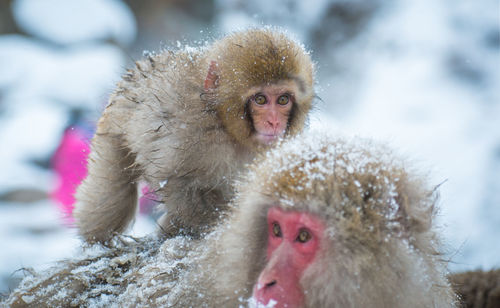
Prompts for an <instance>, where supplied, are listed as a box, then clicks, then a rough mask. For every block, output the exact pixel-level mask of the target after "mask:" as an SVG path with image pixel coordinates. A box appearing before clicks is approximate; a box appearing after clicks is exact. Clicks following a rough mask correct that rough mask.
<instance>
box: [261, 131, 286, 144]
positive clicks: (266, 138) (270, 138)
mask: <svg viewBox="0 0 500 308" xmlns="http://www.w3.org/2000/svg"><path fill="white" fill-rule="evenodd" d="M281 136H283V133H276V134H272V133H271V134H266V133H259V132H256V133H255V139H257V141H259V142H260V143H262V144H270V143H273V142H274V141H276V140H277V139H278V138H279V137H281Z"/></svg>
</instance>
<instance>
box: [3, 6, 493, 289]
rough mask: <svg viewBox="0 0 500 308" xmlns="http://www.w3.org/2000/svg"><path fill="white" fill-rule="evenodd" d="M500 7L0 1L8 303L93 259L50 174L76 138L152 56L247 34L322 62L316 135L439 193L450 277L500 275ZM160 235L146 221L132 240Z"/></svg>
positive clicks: (151, 224)
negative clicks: (293, 41)
mask: <svg viewBox="0 0 500 308" xmlns="http://www.w3.org/2000/svg"><path fill="white" fill-rule="evenodd" d="M499 14H500V9H499V3H498V1H497V0H463V1H456V0H440V1H435V0H418V1H416V0H415V1H405V0H392V1H383V0H314V1H311V0H310V1H300V0H297V1H293V0H276V1H268V0H257V1H245V0H210V1H209V0H206V1H195V0H166V1H153V0H150V1H132V0H128V1H121V0H72V1H67V0H44V1H37V0H13V1H9V0H5V1H1V2H0V145H1V146H0V241H1V248H0V294H1V293H3V294H5V293H7V292H8V291H9V290H10V289H11V288H13V287H14V286H15V285H16V284H17V283H18V281H19V278H20V277H22V271H16V270H19V269H21V268H25V267H34V268H35V269H36V270H40V269H42V268H45V267H48V266H50V265H51V264H53V262H54V261H56V260H59V259H62V258H67V257H71V256H72V255H75V254H76V253H77V252H78V246H79V245H80V242H79V240H78V239H77V237H76V235H75V232H74V230H73V229H72V228H71V227H69V226H70V222H69V221H68V220H67V219H64V212H63V211H62V210H61V206H60V205H58V204H56V202H54V201H51V199H50V195H51V194H53V192H54V190H55V188H56V187H57V185H58V184H57V182H58V178H57V176H56V175H55V174H54V172H52V171H51V168H50V167H51V161H52V160H51V159H52V157H53V155H54V153H55V151H56V148H57V146H58V144H59V143H60V140H61V136H62V135H63V132H64V131H65V129H66V128H68V127H69V126H70V125H74V124H75V123H80V124H81V123H84V125H87V126H88V127H92V126H93V125H94V124H95V121H96V120H97V118H98V116H99V113H100V112H101V110H102V109H103V107H104V106H105V104H106V100H107V97H108V95H109V94H110V92H111V91H112V89H113V87H114V83H115V82H116V81H117V80H118V78H119V76H120V75H121V74H122V73H123V72H124V70H125V68H126V67H127V66H130V65H131V64H132V63H133V60H134V59H138V58H139V57H141V56H142V53H143V51H144V50H158V49H159V48H161V47H165V46H166V47H168V46H175V45H179V44H181V45H184V44H200V43H203V42H204V41H205V40H211V39H212V38H216V37H219V36H221V35H222V34H224V33H226V32H228V31H232V30H235V29H241V28H243V27H246V26H249V25H262V24H266V25H278V26H281V27H284V28H286V29H287V30H288V31H289V32H290V33H292V34H293V35H295V36H296V37H297V38H298V39H299V40H301V41H302V42H304V44H305V45H306V47H307V48H308V49H310V50H312V57H313V58H314V60H315V61H316V62H317V64H318V65H317V70H318V74H317V77H318V94H319V96H320V97H321V99H322V101H319V102H318V108H317V110H316V112H315V114H314V115H313V117H312V119H311V128H313V129H332V130H341V131H344V132H346V133H348V134H357V135H361V136H365V137H373V138H376V139H378V140H382V141H385V142H388V143H389V144H390V145H391V146H393V147H395V148H397V149H398V150H399V152H400V153H402V154H403V155H405V156H407V157H410V158H412V160H413V161H414V162H415V163H416V164H417V165H418V166H419V168H421V169H422V170H423V171H424V172H426V171H429V174H430V179H431V181H432V182H433V183H434V184H436V185H437V184H440V183H443V182H444V183H443V184H442V185H441V187H440V191H441V206H442V211H441V213H440V221H441V223H442V224H443V225H444V228H443V230H444V233H445V236H446V243H447V246H448V250H449V257H450V258H451V260H452V263H451V264H450V269H451V270H452V271H459V270H467V269H479V268H480V269H490V268H494V267H500V26H499V16H500V15H499ZM153 229H154V224H153V223H152V220H148V219H147V218H145V217H142V216H141V218H140V219H139V223H138V224H137V226H136V227H135V229H134V230H133V231H132V232H134V234H144V233H148V232H151V230H153Z"/></svg>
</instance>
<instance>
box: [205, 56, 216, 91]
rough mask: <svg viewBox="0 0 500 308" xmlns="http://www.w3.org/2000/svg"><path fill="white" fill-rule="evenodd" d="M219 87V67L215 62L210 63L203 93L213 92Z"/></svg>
mask: <svg viewBox="0 0 500 308" xmlns="http://www.w3.org/2000/svg"><path fill="white" fill-rule="evenodd" d="M218 85H219V67H218V65H217V62H215V61H210V67H209V68H208V73H207V78H205V83H204V85H203V86H204V88H205V91H213V90H215V89H216V88H217V86H218Z"/></svg>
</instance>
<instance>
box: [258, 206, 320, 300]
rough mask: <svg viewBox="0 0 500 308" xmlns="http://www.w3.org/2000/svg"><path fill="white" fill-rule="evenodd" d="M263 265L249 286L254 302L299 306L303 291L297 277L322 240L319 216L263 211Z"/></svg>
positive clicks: (275, 208) (315, 252) (272, 209)
mask: <svg viewBox="0 0 500 308" xmlns="http://www.w3.org/2000/svg"><path fill="white" fill-rule="evenodd" d="M267 225H268V242H267V243H268V244H267V264H266V266H265V268H264V270H263V271H262V272H261V273H260V275H259V279H258V281H257V284H256V285H255V286H254V289H253V299H254V300H255V301H256V302H257V303H258V304H263V305H268V304H271V303H275V305H274V306H273V307H288V308H293V307H300V306H301V305H302V304H303V302H304V293H303V290H302V288H301V286H300V279H301V277H302V274H303V272H304V270H305V269H306V268H307V267H308V266H309V265H311V264H312V263H313V262H314V258H315V256H316V254H317V252H318V250H319V249H320V247H321V245H322V241H323V234H324V230H325V226H324V224H323V222H322V221H321V219H319V218H318V217H316V216H314V215H312V214H310V213H305V212H296V211H290V212H288V211H284V210H282V209H281V208H279V207H272V208H271V209H269V211H268V214H267Z"/></svg>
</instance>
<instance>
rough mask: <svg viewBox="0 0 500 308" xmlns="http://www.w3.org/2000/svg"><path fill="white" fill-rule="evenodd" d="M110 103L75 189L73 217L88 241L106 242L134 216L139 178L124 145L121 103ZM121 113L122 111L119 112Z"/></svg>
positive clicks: (133, 160) (133, 157)
mask: <svg viewBox="0 0 500 308" xmlns="http://www.w3.org/2000/svg"><path fill="white" fill-rule="evenodd" d="M114 103H115V102H112V104H110V105H109V106H108V107H107V109H106V110H105V112H104V115H103V116H102V118H101V119H100V121H99V124H98V127H97V131H96V134H95V136H94V138H93V139H92V144H91V153H90V155H89V159H88V175H87V177H86V178H85V180H84V181H83V182H82V184H81V185H80V186H79V187H78V190H77V192H76V200H77V202H76V205H75V212H74V215H75V218H76V224H77V226H78V228H79V233H80V235H81V236H82V237H83V238H84V239H85V240H86V241H87V242H91V243H92V242H105V241H107V240H108V239H110V238H111V237H112V236H113V234H114V233H116V232H118V233H119V232H122V231H124V230H125V228H126V227H127V226H128V225H129V223H130V222H131V220H132V219H133V218H134V214H135V210H136V206H137V188H136V181H137V179H138V177H139V174H140V173H139V172H138V170H137V166H136V165H135V155H134V154H133V153H131V152H130V150H129V149H128V148H127V147H126V146H124V140H123V138H124V136H123V133H124V132H123V131H121V132H120V130H122V129H123V128H122V127H121V124H122V123H118V122H117V121H120V120H123V121H126V114H124V111H123V110H122V109H124V106H118V105H115V104H114ZM120 113H123V114H120Z"/></svg>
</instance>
